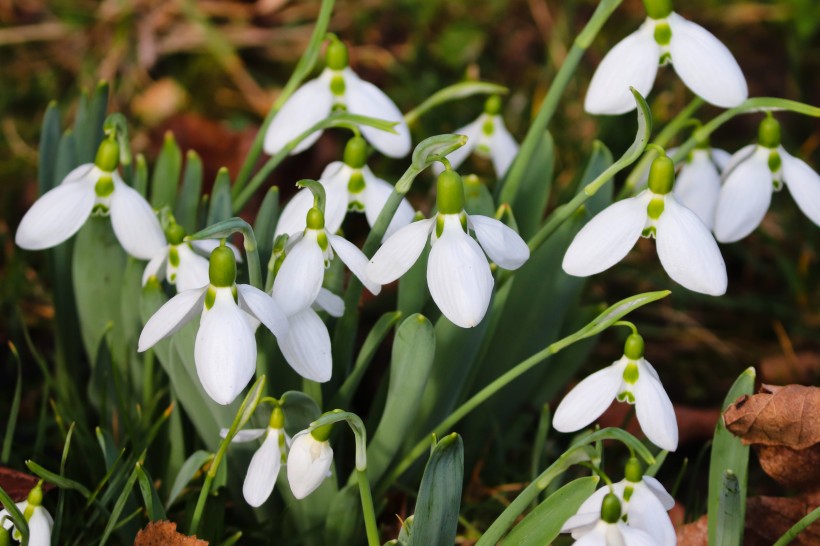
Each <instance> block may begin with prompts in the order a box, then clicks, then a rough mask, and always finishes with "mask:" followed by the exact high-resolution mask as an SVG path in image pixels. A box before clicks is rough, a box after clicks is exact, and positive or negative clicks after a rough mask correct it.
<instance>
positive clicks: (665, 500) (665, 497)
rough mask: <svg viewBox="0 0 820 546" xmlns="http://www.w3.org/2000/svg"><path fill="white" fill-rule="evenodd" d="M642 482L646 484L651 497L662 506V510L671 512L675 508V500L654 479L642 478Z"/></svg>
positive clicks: (651, 477)
mask: <svg viewBox="0 0 820 546" xmlns="http://www.w3.org/2000/svg"><path fill="white" fill-rule="evenodd" d="M643 482H644V484H646V487H647V489H649V490H650V491H651V492H652V494H653V495H655V497H656V498H657V499H658V501H659V502H660V503H661V506H663V509H664V510H671V509H672V508H674V507H675V499H674V498H673V497H672V495H670V494H669V493H667V491H666V488H665V487H664V486H663V484H661V482H659V481H658V480H657V479H655V478H654V477H653V476H646V475H644V477H643Z"/></svg>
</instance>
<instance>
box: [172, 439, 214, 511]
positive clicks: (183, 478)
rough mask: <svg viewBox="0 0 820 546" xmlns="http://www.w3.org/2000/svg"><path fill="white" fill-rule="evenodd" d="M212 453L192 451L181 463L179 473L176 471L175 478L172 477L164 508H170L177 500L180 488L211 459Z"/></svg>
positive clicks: (180, 491)
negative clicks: (172, 481)
mask: <svg viewBox="0 0 820 546" xmlns="http://www.w3.org/2000/svg"><path fill="white" fill-rule="evenodd" d="M213 457H214V456H213V454H212V453H210V452H208V451H203V450H199V451H194V452H193V453H192V454H191V455H190V457H188V458H187V459H185V462H184V463H182V467H181V468H180V469H179V473H177V476H176V478H175V479H174V484H173V485H172V486H171V492H170V493H168V500H167V501H166V502H165V508H170V507H171V505H173V504H174V502H175V501H176V500H177V497H179V495H180V493H182V490H183V489H185V486H187V485H188V484H189V483H190V482H191V479H193V477H194V474H196V473H197V472H199V471H200V469H201V468H202V466H203V465H204V464H205V463H206V462H208V461H210V460H211V459H213Z"/></svg>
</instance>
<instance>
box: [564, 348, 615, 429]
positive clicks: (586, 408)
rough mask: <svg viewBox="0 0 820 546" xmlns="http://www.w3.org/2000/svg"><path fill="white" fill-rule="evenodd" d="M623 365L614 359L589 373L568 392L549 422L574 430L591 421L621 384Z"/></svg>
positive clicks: (610, 400) (601, 411)
mask: <svg viewBox="0 0 820 546" xmlns="http://www.w3.org/2000/svg"><path fill="white" fill-rule="evenodd" d="M622 374H623V366H621V365H619V364H618V363H617V362H616V363H615V364H613V365H611V366H607V367H606V368H604V369H603V370H599V371H597V372H595V373H594V374H592V375H590V376H589V377H587V378H586V379H584V380H583V381H581V382H580V383H578V384H577V385H576V386H575V388H574V389H572V390H571V391H570V392H569V394H567V395H566V396H565V397H564V399H563V400H561V403H560V404H558V408H557V409H556V410H555V417H554V418H553V420H552V426H553V427H554V428H555V430H557V431H560V432H575V431H576V430H581V429H582V428H584V427H585V426H587V425H589V424H590V423H592V422H593V421H594V420H595V419H597V418H598V417H600V415H601V414H602V413H603V412H604V410H606V409H607V408H608V407H609V405H610V404H612V401H613V400H614V399H615V395H616V394H618V389H620V387H621V382H622V378H621V375H622Z"/></svg>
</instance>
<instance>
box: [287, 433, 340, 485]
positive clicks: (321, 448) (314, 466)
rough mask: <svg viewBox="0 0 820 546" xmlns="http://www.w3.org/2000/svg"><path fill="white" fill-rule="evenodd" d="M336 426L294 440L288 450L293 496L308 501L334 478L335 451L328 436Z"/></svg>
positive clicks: (299, 435)
mask: <svg viewBox="0 0 820 546" xmlns="http://www.w3.org/2000/svg"><path fill="white" fill-rule="evenodd" d="M331 428H332V425H325V426H321V427H318V428H315V429H313V430H303V431H302V432H300V433H298V434H297V435H296V436H294V437H293V442H291V445H290V451H288V462H287V468H288V483H289V484H290V490H291V491H292V492H293V496H294V497H296V498H297V499H304V498H305V497H307V496H308V495H310V494H311V493H313V492H314V491H316V490H317V489H318V488H319V486H320V485H322V482H324V481H325V479H326V478H328V477H329V476H330V466H331V465H332V464H333V448H332V447H330V442H329V441H328V437H329V436H330V431H331Z"/></svg>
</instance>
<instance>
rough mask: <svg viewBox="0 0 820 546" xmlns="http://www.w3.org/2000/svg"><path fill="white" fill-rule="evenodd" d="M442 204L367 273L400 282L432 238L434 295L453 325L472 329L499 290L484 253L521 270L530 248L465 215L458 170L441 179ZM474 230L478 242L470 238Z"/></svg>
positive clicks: (508, 232)
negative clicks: (494, 290) (435, 212)
mask: <svg viewBox="0 0 820 546" xmlns="http://www.w3.org/2000/svg"><path fill="white" fill-rule="evenodd" d="M436 203H437V206H438V213H437V214H436V216H435V217H433V218H430V219H428V220H419V221H418V222H413V223H412V224H410V225H409V226H405V227H403V228H402V229H400V230H398V231H397V232H396V233H395V234H394V235H393V236H392V237H390V238H389V239H388V240H387V241H385V243H384V245H382V247H381V248H380V249H379V250H378V252H376V254H375V255H374V256H373V258H372V259H371V260H370V263H369V264H368V266H367V275H368V276H369V277H370V278H371V279H372V280H373V281H375V282H378V283H381V284H387V283H390V282H393V281H395V280H396V279H398V278H399V277H401V276H402V275H404V273H405V272H407V270H408V269H410V266H412V265H413V264H414V263H415V262H416V260H417V259H418V258H419V256H420V255H421V253H422V251H423V250H424V247H425V245H426V244H427V240H428V239H432V240H431V245H432V249H431V250H430V258H429V260H428V262H427V286H428V287H429V288H430V295H431V296H433V301H435V302H436V305H438V308H439V309H441V312H442V313H443V314H444V316H445V317H447V318H448V319H449V320H450V322H452V323H453V324H455V325H457V326H461V327H462V328H472V327H473V326H476V325H477V324H478V323H479V322H481V319H483V318H484V314H485V313H486V312H487V306H488V305H489V304H490V296H491V295H492V292H493V283H494V281H493V276H492V273H491V272H490V265H489V264H488V263H487V258H486V257H485V256H484V253H485V252H486V254H487V256H489V258H490V259H491V260H493V261H494V262H495V263H496V264H498V265H499V266H500V267H503V268H504V269H518V268H519V267H521V265H522V264H523V263H524V262H526V261H527V259H529V257H530V250H529V248H527V244H526V243H525V242H524V241H523V240H522V239H521V237H520V236H519V235H518V234H517V233H516V232H515V231H513V230H512V229H510V228H509V227H507V226H505V225H504V224H503V223H501V222H499V221H498V220H495V219H494V218H488V217H486V216H478V215H468V214H467V213H466V212H464V183H463V182H462V180H461V176H459V175H458V173H456V172H455V171H451V170H447V171H444V172H443V173H441V174H440V175H439V177H438V182H437V196H436ZM470 230H472V231H473V232H474V233H475V235H476V238H477V239H478V243H477V242H476V241H475V239H473V238H472V237H470V235H469V232H470ZM431 233H432V236H431ZM479 244H480V246H479ZM482 249H483V252H482Z"/></svg>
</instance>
